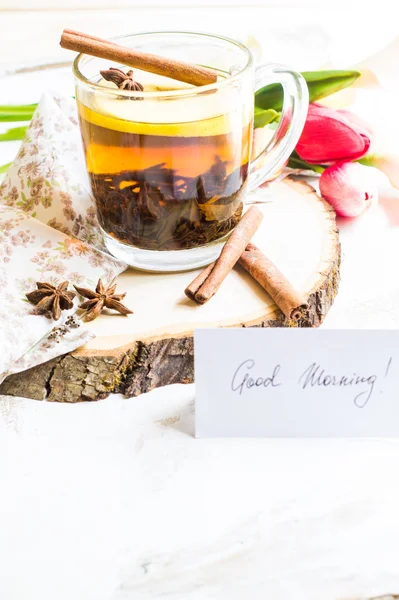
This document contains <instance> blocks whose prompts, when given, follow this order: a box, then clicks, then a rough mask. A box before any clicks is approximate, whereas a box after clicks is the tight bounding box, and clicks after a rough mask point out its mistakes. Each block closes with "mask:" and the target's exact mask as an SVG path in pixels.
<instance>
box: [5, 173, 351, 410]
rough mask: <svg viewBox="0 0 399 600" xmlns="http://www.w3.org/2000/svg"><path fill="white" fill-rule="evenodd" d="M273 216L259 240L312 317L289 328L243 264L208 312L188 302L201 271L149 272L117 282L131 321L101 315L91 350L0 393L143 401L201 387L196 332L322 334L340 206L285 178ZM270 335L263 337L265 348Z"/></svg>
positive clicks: (333, 280)
mask: <svg viewBox="0 0 399 600" xmlns="http://www.w3.org/2000/svg"><path fill="white" fill-rule="evenodd" d="M257 194H258V195H259V197H260V196H262V199H263V198H264V196H265V195H267V196H269V197H270V200H271V201H270V202H269V203H267V204H259V207H260V208H261V210H262V211H263V212H264V215H265V218H264V220H263V222H262V225H261V227H260V229H259V230H258V232H257V233H256V235H255V237H254V239H253V241H254V243H255V244H256V245H257V246H259V247H260V248H261V249H262V250H263V251H264V252H265V254H266V255H267V256H268V257H270V258H271V259H272V260H273V261H274V263H275V264H276V265H277V266H278V267H279V269H280V270H281V271H282V272H283V273H284V274H285V275H286V276H287V277H288V279H289V280H290V281H291V282H292V284H293V285H294V286H295V287H296V288H297V289H298V290H300V291H303V292H304V293H305V294H306V296H307V297H308V298H309V300H308V302H309V306H310V310H309V315H308V317H306V318H304V319H302V320H301V321H300V322H299V323H298V324H295V323H293V322H290V321H288V320H287V319H286V318H285V317H284V315H283V314H282V313H281V311H280V310H279V309H278V308H277V307H276V305H275V304H274V303H273V301H272V300H271V298H270V297H269V296H268V294H267V293H266V292H265V291H264V290H263V289H262V288H261V287H260V286H259V284H257V283H256V282H255V281H254V280H253V279H252V278H251V277H250V276H249V275H248V274H247V273H246V272H245V271H244V270H243V269H241V267H238V266H237V267H236V268H235V269H234V270H233V272H232V273H231V274H229V276H228V277H227V279H226V280H225V281H224V283H223V284H222V286H221V288H220V290H219V291H218V293H217V294H216V295H215V296H214V297H213V298H212V299H211V300H210V301H209V302H208V303H207V304H205V305H204V306H196V305H195V304H194V303H192V302H191V301H190V300H188V299H187V298H186V297H185V295H184V289H185V287H186V285H187V284H188V283H189V282H190V281H191V280H192V279H193V278H194V277H195V275H196V274H197V273H198V272H199V271H190V272H184V273H168V274H163V273H162V274H161V273H144V272H139V271H134V270H133V269H130V270H129V271H126V272H125V273H123V274H122V275H121V276H120V278H119V289H120V290H122V291H127V292H128V294H127V297H126V300H125V302H126V304H127V305H128V306H129V307H131V308H133V310H134V315H131V316H129V317H128V318H126V317H122V316H119V315H111V314H102V315H101V316H100V317H99V318H98V319H96V320H95V321H93V322H92V323H89V324H88V327H89V328H90V329H91V330H92V331H93V332H94V333H95V334H96V336H97V337H96V338H95V339H94V340H92V341H91V342H90V343H89V344H87V345H86V346H84V347H82V348H80V349H78V350H76V351H74V352H72V353H70V354H67V355H64V356H60V357H58V358H55V359H53V360H51V361H49V362H47V363H44V364H42V365H39V366H37V367H34V368H32V369H29V370H27V371H24V372H23V373H18V374H15V375H11V376H10V377H8V378H7V379H6V380H5V381H4V382H3V384H2V385H1V386H0V394H10V395H16V396H23V397H28V398H35V399H38V400H50V401H60V402H77V401H80V400H98V399H101V398H105V397H106V396H108V395H109V394H110V393H111V392H121V393H123V394H125V395H126V396H128V397H131V396H137V395H138V394H141V393H143V392H148V391H150V390H152V389H154V388H156V387H159V386H163V385H168V384H171V383H191V382H192V381H193V374H194V373H193V371H194V361H193V331H194V329H195V328H198V327H294V326H299V327H318V326H319V325H320V324H321V323H322V321H323V319H324V317H325V315H326V314H327V312H328V310H329V308H330V306H331V304H332V302H333V300H334V298H335V295H336V293H337V289H338V283H339V267H340V245H339V240H338V232H337V228H336V222H335V213H334V211H333V209H332V208H331V207H330V206H329V205H328V204H327V203H326V202H325V201H324V200H322V199H320V198H319V197H318V196H317V195H316V194H315V193H314V191H313V190H312V188H311V187H310V186H309V185H307V184H306V183H304V182H294V181H291V180H285V181H283V182H280V183H274V184H273V185H272V186H270V187H268V188H266V189H261V190H259V191H258V192H257ZM266 340H267V334H266V333H265V343H267V342H266Z"/></svg>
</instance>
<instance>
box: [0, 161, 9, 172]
mask: <svg viewBox="0 0 399 600" xmlns="http://www.w3.org/2000/svg"><path fill="white" fill-rule="evenodd" d="M10 166H11V163H7V164H6V165H1V166H0V174H2V173H7V171H8V168H9V167H10Z"/></svg>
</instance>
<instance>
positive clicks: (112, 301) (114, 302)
mask: <svg viewBox="0 0 399 600" xmlns="http://www.w3.org/2000/svg"><path fill="white" fill-rule="evenodd" d="M74 288H75V290H76V291H77V292H78V294H80V295H81V296H83V297H84V298H87V300H85V301H84V302H82V303H81V304H79V308H81V309H82V310H85V311H86V312H85V313H84V315H83V318H84V320H85V321H94V319H96V318H97V317H98V316H99V315H100V313H101V312H102V310H103V308H111V309H113V310H116V311H117V312H118V313H120V314H121V315H131V314H133V311H132V310H130V309H129V308H127V306H124V304H122V302H121V300H123V298H124V297H125V296H126V292H124V293H122V294H115V290H116V283H115V279H113V280H112V281H111V283H110V284H109V285H108V286H107V287H105V286H104V284H103V282H102V281H101V279H99V280H98V283H97V287H96V289H95V291H94V290H89V289H87V288H81V287H78V286H76V285H75V286H74Z"/></svg>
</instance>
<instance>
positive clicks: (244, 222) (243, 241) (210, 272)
mask: <svg viewBox="0 0 399 600" xmlns="http://www.w3.org/2000/svg"><path fill="white" fill-rule="evenodd" d="M262 219H263V214H262V213H261V212H260V210H259V209H258V208H256V206H251V208H249V209H248V210H247V212H246V213H245V214H244V216H243V217H242V219H241V221H240V222H239V223H238V225H237V226H236V228H235V229H234V231H233V233H232V234H231V236H230V237H229V239H228V241H227V242H226V244H225V246H224V248H223V250H222V252H221V254H220V256H219V258H218V259H217V260H216V261H215V263H214V264H213V266H212V268H210V267H207V268H206V269H205V271H203V272H202V273H200V275H198V277H196V278H195V279H194V281H193V282H192V283H191V284H190V285H189V286H188V287H187V288H186V290H185V293H186V295H187V296H188V297H189V298H191V299H194V300H195V302H197V304H205V302H207V301H208V300H209V299H210V298H212V296H213V295H214V294H215V293H216V292H217V290H218V289H219V287H220V285H221V284H222V282H223V280H224V279H225V278H226V276H227V275H228V274H229V273H230V271H231V269H232V268H233V267H234V265H235V264H236V262H237V261H238V259H239V258H240V256H241V254H242V253H243V251H244V249H245V248H246V246H247V244H248V243H249V240H250V239H251V238H252V236H253V235H254V233H255V231H256V230H257V229H258V227H259V225H260V223H261V221H262Z"/></svg>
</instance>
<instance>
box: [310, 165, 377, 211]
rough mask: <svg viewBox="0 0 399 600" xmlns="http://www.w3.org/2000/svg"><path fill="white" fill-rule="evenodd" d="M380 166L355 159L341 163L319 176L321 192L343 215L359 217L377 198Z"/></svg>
mask: <svg viewBox="0 0 399 600" xmlns="http://www.w3.org/2000/svg"><path fill="white" fill-rule="evenodd" d="M378 175H380V176H381V175H382V174H381V173H380V174H378V171H377V169H373V168H372V167H365V166H364V165H361V164H359V163H356V162H339V163H336V164H334V165H331V167H328V169H326V170H325V171H324V173H323V174H322V176H321V177H320V181H319V186H320V192H321V195H322V196H323V198H324V199H325V200H327V202H328V203H329V204H331V206H332V207H333V208H334V209H335V212H336V213H337V215H338V216H340V217H358V216H359V215H361V214H362V213H363V212H364V211H365V210H366V208H368V207H369V206H371V205H372V204H374V203H376V202H377V201H378V188H379V185H380V178H379V177H378Z"/></svg>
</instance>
